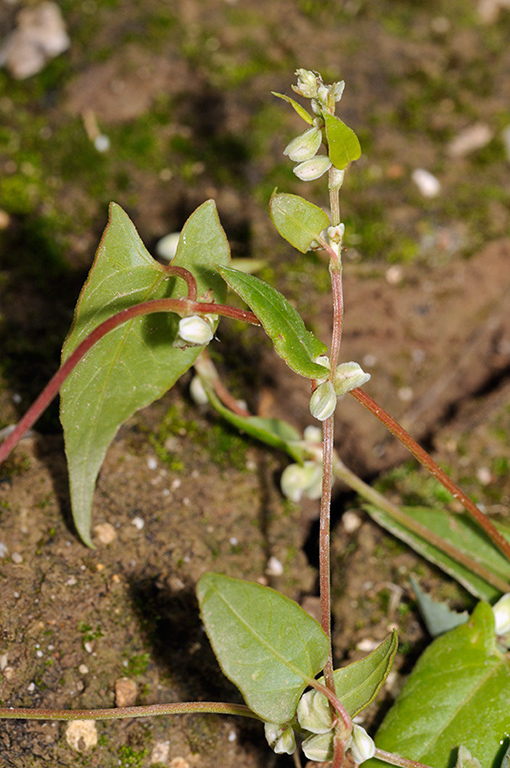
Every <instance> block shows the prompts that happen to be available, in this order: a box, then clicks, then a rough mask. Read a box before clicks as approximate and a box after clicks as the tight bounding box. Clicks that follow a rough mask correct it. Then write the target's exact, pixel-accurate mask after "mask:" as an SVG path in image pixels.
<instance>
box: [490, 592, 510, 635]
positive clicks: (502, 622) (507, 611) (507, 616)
mask: <svg viewBox="0 0 510 768" xmlns="http://www.w3.org/2000/svg"><path fill="white" fill-rule="evenodd" d="M492 611H493V613H494V623H495V630H496V634H497V635H507V634H508V633H509V632H510V592H507V594H506V595H503V597H501V598H500V599H499V600H498V602H497V603H496V604H495V605H493V606H492Z"/></svg>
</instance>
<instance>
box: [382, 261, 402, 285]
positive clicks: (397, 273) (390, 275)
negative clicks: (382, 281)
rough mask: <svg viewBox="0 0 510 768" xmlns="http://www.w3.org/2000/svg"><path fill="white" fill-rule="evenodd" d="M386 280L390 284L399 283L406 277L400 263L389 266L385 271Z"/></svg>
mask: <svg viewBox="0 0 510 768" xmlns="http://www.w3.org/2000/svg"><path fill="white" fill-rule="evenodd" d="M384 276H385V278H386V282H387V283H388V284H389V285H398V284H399V283H401V282H402V279H403V277H404V270H403V269H402V267H400V266H399V265H398V264H393V265H392V266H391V267H388V269H387V270H386V273H385V275H384Z"/></svg>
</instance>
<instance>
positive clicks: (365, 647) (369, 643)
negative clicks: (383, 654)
mask: <svg viewBox="0 0 510 768" xmlns="http://www.w3.org/2000/svg"><path fill="white" fill-rule="evenodd" d="M378 645H379V643H378V642H377V640H370V639H369V638H368V637H366V638H365V639H364V640H360V642H359V643H357V644H356V648H357V649H358V651H366V652H367V653H371V652H372V651H375V649H376V648H377V646H378Z"/></svg>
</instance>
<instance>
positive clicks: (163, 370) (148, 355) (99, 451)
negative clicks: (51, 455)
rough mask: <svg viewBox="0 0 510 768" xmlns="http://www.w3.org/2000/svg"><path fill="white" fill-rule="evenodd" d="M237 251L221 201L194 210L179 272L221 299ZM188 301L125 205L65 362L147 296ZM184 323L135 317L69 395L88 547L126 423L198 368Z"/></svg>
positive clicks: (81, 369) (102, 344) (69, 439)
mask: <svg viewBox="0 0 510 768" xmlns="http://www.w3.org/2000/svg"><path fill="white" fill-rule="evenodd" d="M229 258H230V252H229V247H228V243H227V240H226V237H225V233H224V232H223V229H222V227H221V225H220V222H219V219H218V214H217V212H216V207H215V205H214V202H213V201H211V200H210V201H208V202H206V203H204V204H203V205H201V206H200V208H198V209H197V210H196V211H195V213H193V214H192V215H191V216H190V218H189V219H188V221H187V222H186V224H185V225H184V229H183V231H182V235H181V238H180V240H179V245H178V248H177V253H176V256H175V258H174V259H173V261H172V264H173V265H175V266H182V267H186V268H188V269H189V270H190V271H191V272H193V274H194V275H195V278H196V280H197V285H198V294H199V296H200V295H201V294H203V293H205V292H206V291H207V290H209V289H211V290H212V292H213V295H214V297H215V299H216V300H217V301H218V302H223V301H224V299H225V293H226V291H225V285H224V282H223V280H222V279H221V277H220V276H219V274H218V272H217V267H218V265H219V264H228V263H229ZM183 296H186V286H185V284H184V282H183V281H182V280H181V279H178V278H175V277H172V278H170V279H169V277H168V274H167V273H166V272H165V268H164V267H163V266H162V265H161V264H159V263H158V262H157V261H155V260H154V259H153V258H152V256H151V255H150V254H149V253H148V251H147V250H146V249H145V247H144V245H143V243H142V241H141V240H140V238H139V236H138V233H137V231H136V229H135V227H134V225H133V223H132V222H131V221H130V219H129V218H128V216H127V215H126V214H125V213H124V211H123V210H122V208H120V206H118V205H115V204H114V203H112V205H111V206H110V216H109V222H108V225H107V227H106V230H105V233H104V235H103V239H102V240H101V243H100V246H99V249H98V251H97V254H96V258H95V260H94V263H93V265H92V268H91V270H90V273H89V276H88V278H87V281H86V283H85V285H84V287H83V289H82V292H81V294H80V298H79V299H78V304H77V306H76V311H75V317H74V321H73V325H72V328H71V331H70V333H69V336H68V337H67V339H66V341H65V344H64V348H63V353H62V359H63V360H66V359H67V357H68V356H69V355H70V354H71V352H72V351H73V350H74V349H75V348H76V347H77V346H78V344H79V343H80V342H81V341H82V340H83V339H84V338H85V337H86V336H87V335H88V334H89V333H90V332H91V331H92V330H93V329H94V328H95V327H96V326H98V325H99V324H100V323H102V322H103V321H104V320H106V319H107V318H108V317H110V316H111V315H114V314H116V313H117V312H119V311H120V310H121V309H124V308H126V307H130V306H132V305H135V304H138V303H140V302H142V301H147V300H149V299H159V298H170V297H172V298H179V297H183ZM177 323H178V317H177V316H176V315H175V314H170V313H162V314H159V313H158V314H157V315H150V316H146V317H139V318H136V319H134V320H131V321H129V322H127V323H125V324H124V325H122V326H120V327H118V328H117V329H115V330H114V331H111V332H110V333H109V334H107V335H106V336H105V337H104V338H103V339H101V341H99V342H98V343H97V344H96V345H95V346H94V347H93V348H92V349H91V350H90V351H89V352H88V353H87V355H86V356H85V357H84V358H83V359H82V360H81V361H80V363H79V364H78V365H77V367H76V368H75V369H74V371H73V372H72V374H71V375H70V376H69V378H68V379H67V381H66V382H65V383H64V385H63V387H62V388H61V393H60V394H61V411H60V414H61V421H62V424H63V427H64V436H65V443H66V453H67V461H68V468H69V479H70V486H71V500H72V506H73V518H74V522H75V525H76V528H77V530H78V533H79V534H80V536H81V538H82V539H83V541H84V542H85V543H86V544H88V545H89V546H92V542H91V539H90V521H91V506H92V499H93V493H94V485H95V481H96V478H97V474H98V472H99V469H100V467H101V464H102V462H103V459H104V456H105V453H106V450H107V448H108V446H109V444H110V443H111V441H112V440H113V438H114V436H115V433H116V432H117V430H118V428H119V426H120V425H121V424H122V423H123V422H124V421H126V419H128V418H129V417H130V416H131V415H132V414H133V413H134V412H135V411H137V410H138V409H140V408H143V407H145V406H146V405H149V404H150V403H152V402H153V401H154V400H156V399H157V398H158V397H161V395H162V394H163V393H164V392H166V391H167V390H168V389H169V388H170V387H171V386H173V384H174V383H175V381H176V380H177V379H178V378H179V377H180V376H181V375H182V374H183V373H184V372H185V371H186V370H187V369H188V368H189V367H190V366H191V365H192V364H193V362H194V360H195V359H196V357H197V355H198V354H200V352H201V350H202V347H194V348H188V349H174V348H172V342H173V340H174V338H175V336H176V332H177Z"/></svg>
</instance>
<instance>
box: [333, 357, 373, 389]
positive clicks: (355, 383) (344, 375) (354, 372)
mask: <svg viewBox="0 0 510 768" xmlns="http://www.w3.org/2000/svg"><path fill="white" fill-rule="evenodd" d="M367 381H370V374H369V373H365V371H364V370H363V369H362V368H361V366H360V365H359V364H358V363H354V362H350V363H341V365H339V366H338V368H337V369H336V371H335V376H334V379H333V384H334V388H335V393H336V395H337V396H338V397H340V396H341V395H345V394H346V393H347V392H350V391H351V390H352V389H357V388H358V387H361V386H362V385H363V384H366V383H367Z"/></svg>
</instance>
